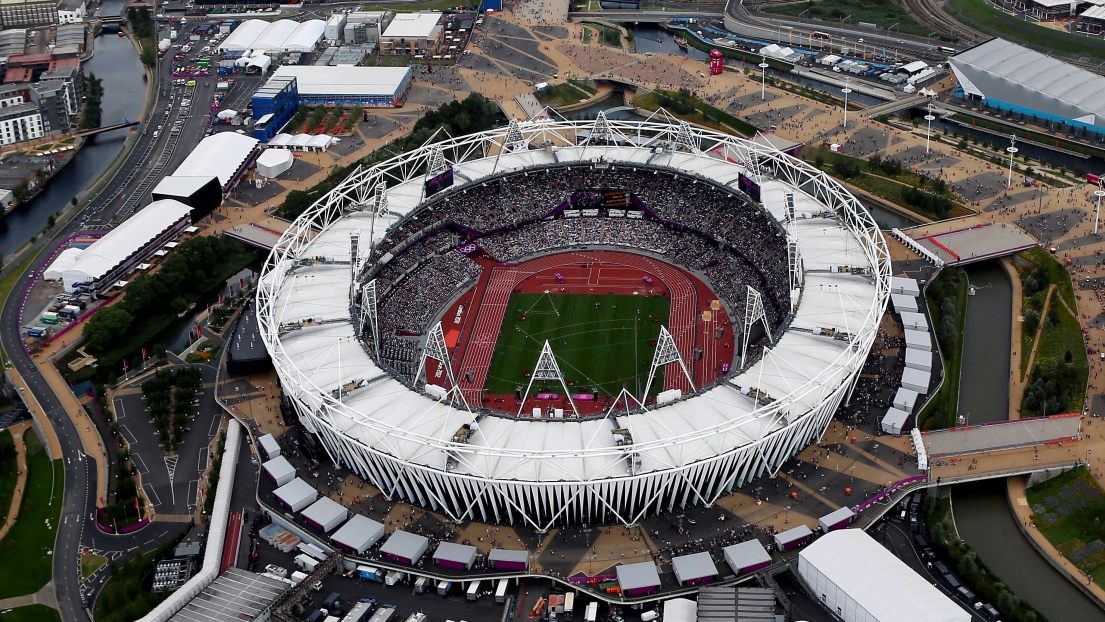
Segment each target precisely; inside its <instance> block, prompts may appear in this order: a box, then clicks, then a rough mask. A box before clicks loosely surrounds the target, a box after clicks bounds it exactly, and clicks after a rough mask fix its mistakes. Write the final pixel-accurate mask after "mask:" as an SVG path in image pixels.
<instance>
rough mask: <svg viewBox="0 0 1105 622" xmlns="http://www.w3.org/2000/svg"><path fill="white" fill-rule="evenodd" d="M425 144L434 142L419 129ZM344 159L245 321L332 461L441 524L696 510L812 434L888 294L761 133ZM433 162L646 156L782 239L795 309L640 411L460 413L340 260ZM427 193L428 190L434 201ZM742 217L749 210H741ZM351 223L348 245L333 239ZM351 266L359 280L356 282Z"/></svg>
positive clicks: (845, 218)
mask: <svg viewBox="0 0 1105 622" xmlns="http://www.w3.org/2000/svg"><path fill="white" fill-rule="evenodd" d="M439 138H442V137H441V136H435V137H434V138H433V139H431V141H433V140H437V139H439ZM443 138H444V139H443V140H438V142H432V143H429V142H428V143H427V144H426V145H425V146H423V147H421V148H419V149H415V150H412V151H410V152H407V153H404V154H401V155H399V156H396V157H395V158H392V159H390V160H388V161H385V162H383V163H380V164H378V165H376V166H373V167H371V168H359V169H357V170H356V171H354V172H353V173H352V174H351V175H350V176H349V177H348V178H346V179H345V180H344V181H343V182H341V183H340V184H338V186H337V187H335V188H334V189H333V190H332V191H331V192H329V193H328V194H327V195H325V196H323V197H322V198H320V199H319V200H318V201H317V202H316V203H315V204H314V205H313V206H311V208H309V209H308V210H307V211H306V212H305V213H304V214H303V215H302V216H301V217H300V218H298V219H297V220H296V221H295V222H294V223H293V224H292V225H291V226H290V227H289V228H288V230H287V231H286V232H285V233H284V234H283V236H282V237H281V239H280V242H279V243H278V244H277V245H276V248H275V250H274V251H273V253H272V254H271V255H270V257H269V258H268V261H267V262H266V265H265V267H264V269H263V270H262V274H261V279H260V284H261V285H260V287H259V288H258V293H257V309H258V314H257V315H258V321H259V325H260V329H261V334H262V339H263V340H264V341H265V345H266V346H267V347H268V349H269V351H270V353H271V355H272V360H273V363H274V365H275V367H276V370H277V373H278V374H279V376H280V379H281V384H282V386H283V387H284V390H285V392H286V394H287V395H288V396H289V397H290V398H291V399H292V400H293V402H294V403H295V405H296V407H297V409H298V411H299V413H300V415H301V420H302V421H303V423H304V425H305V426H306V427H307V428H308V429H309V430H310V431H312V432H316V433H317V434H318V435H319V437H320V438H321V440H322V442H323V445H324V446H325V448H326V450H327V451H328V452H329V455H330V457H331V459H332V460H334V461H335V462H339V461H340V462H342V463H344V464H346V465H347V466H348V467H349V468H351V469H352V470H353V471H355V472H357V473H358V474H359V475H361V476H362V477H364V478H365V479H366V480H368V481H370V482H372V483H373V484H374V485H375V486H377V487H379V488H380V489H381V490H382V491H384V493H385V494H386V495H389V496H399V497H402V498H405V499H409V500H411V501H412V502H415V503H418V504H420V505H422V506H424V507H428V508H432V509H433V510H435V511H439V512H442V513H443V514H445V515H447V516H448V517H449V518H450V519H452V520H457V521H463V520H482V521H488V522H504V523H514V524H528V525H531V526H533V527H535V528H537V529H546V528H548V527H550V526H552V525H556V524H574V523H591V524H593V523H596V522H599V523H601V522H610V521H619V522H622V523H625V524H631V523H634V522H636V521H638V520H640V519H641V518H642V517H643V516H645V515H649V514H652V513H656V512H658V511H660V510H664V509H666V510H672V509H675V508H679V507H683V506H686V505H693V504H710V503H712V502H713V501H715V500H716V499H717V498H718V497H719V496H721V495H723V494H725V493H727V492H729V491H731V490H733V489H734V488H736V487H739V486H741V485H743V484H744V483H746V482H748V481H750V480H752V479H754V478H756V477H758V476H760V475H763V474H767V473H776V472H777V471H778V470H779V468H780V467H781V466H782V464H783V463H784V462H785V461H786V460H787V459H789V458H790V457H791V456H793V455H794V454H796V453H797V452H798V451H799V450H801V449H802V448H803V447H805V446H806V445H807V444H809V443H810V442H812V441H814V440H816V439H817V438H819V437H820V435H821V434H823V432H824V430H825V429H826V427H827V426H828V424H829V421H830V420H831V418H832V415H833V413H834V412H835V411H836V409H837V407H838V406H839V405H840V404H841V402H842V401H844V400H845V399H846V397H847V396H848V395H849V394H850V392H851V390H852V388H853V387H854V384H855V382H856V380H857V379H858V377H859V373H860V371H861V368H862V366H863V363H864V360H865V358H866V357H867V354H868V352H869V350H870V348H871V345H872V343H873V342H874V339H875V337H876V334H877V329H878V325H879V321H880V319H881V317H882V315H883V313H884V311H885V308H886V305H887V301H888V298H889V294H890V258H889V254H888V252H887V249H886V245H885V242H884V240H883V238H882V236H881V233H880V232H879V230H878V227H877V225H876V224H875V222H874V220H873V219H872V218H871V216H870V214H869V213H868V212H867V211H866V209H865V208H863V207H862V206H861V205H860V203H859V202H858V201H857V200H856V199H855V198H854V197H853V196H852V195H851V194H850V193H848V191H846V190H845V189H844V188H843V187H841V186H840V184H838V183H837V182H835V181H834V180H832V179H831V178H829V177H828V176H827V175H825V174H824V173H822V172H821V171H819V170H817V169H815V168H813V167H811V166H809V165H807V164H805V163H803V162H801V161H799V160H796V159H794V158H792V157H790V156H787V155H785V154H783V153H782V152H780V151H778V150H775V149H773V148H772V147H771V146H769V145H757V144H754V143H752V142H750V141H747V140H744V139H741V138H737V137H733V136H729V135H726V134H722V133H719V132H714V131H711V130H707V129H703V128H698V127H692V126H690V125H687V124H686V123H683V122H680V121H677V120H674V119H672V118H670V117H667V116H666V113H660V114H657V115H653V117H650V118H649V119H647V120H644V121H640V120H632V121H622V120H611V119H606V118H605V117H603V116H601V115H600V118H599V120H597V121H594V122H590V121H567V120H563V119H547V120H539V121H533V122H522V123H511V124H510V126H509V127H503V128H499V129H495V130H490V131H486V132H481V133H477V134H472V135H468V136H461V137H457V138H450V137H443ZM438 158H444V160H445V162H446V163H447V165H448V166H451V167H452V168H453V170H454V175H455V179H456V185H455V186H454V187H452V188H449V189H447V190H445V191H444V192H443V193H450V192H460V191H462V189H465V188H467V189H471V188H474V187H478V185H479V184H480V183H483V182H485V181H487V180H489V179H491V178H493V177H495V176H499V175H504V174H512V173H516V174H520V173H521V172H522V171H527V170H537V169H540V168H542V167H549V166H554V165H561V166H563V165H564V164H565V163H575V164H577V165H584V166H585V165H588V164H591V165H599V166H605V165H607V164H608V163H611V162H613V163H618V164H619V165H621V166H633V165H634V164H642V165H645V164H647V165H648V166H651V167H660V168H663V169H665V170H668V171H670V172H672V173H674V174H679V175H684V176H691V177H694V178H696V179H700V180H702V181H705V182H709V183H712V184H715V185H718V184H720V185H722V186H725V187H727V188H728V189H730V190H731V191H732V192H734V193H736V192H738V190H737V187H738V176H739V175H741V174H744V175H747V176H749V177H751V178H752V179H754V180H755V181H757V182H758V183H759V185H760V188H761V202H762V209H763V210H765V211H766V212H767V214H769V215H771V217H773V218H775V220H776V221H778V222H779V223H780V224H782V225H783V228H784V229H785V230H786V231H787V232H788V237H792V238H794V239H793V243H794V244H795V245H796V246H797V251H798V256H799V257H800V264H801V270H802V275H801V278H800V279H798V280H797V282H796V287H795V289H794V291H793V292H792V302H793V313H792V315H791V316H790V323H789V325H787V327H786V330H785V331H783V332H782V333H781V334H779V335H778V336H777V338H776V339H775V341H774V342H773V344H771V345H770V346H769V347H767V349H765V350H764V351H763V352H762V354H760V355H759V356H758V357H756V358H755V360H752V361H750V362H749V365H748V367H747V368H743V369H738V370H735V371H733V372H731V373H730V375H729V376H728V377H726V378H725V379H723V380H722V381H720V382H716V383H714V384H713V385H710V386H707V387H700V388H699V389H698V390H696V391H695V392H693V393H690V394H688V395H685V396H683V397H682V398H681V399H679V400H677V401H675V402H672V403H668V404H665V405H663V406H659V407H653V408H650V409H643V408H641V409H637V410H635V411H634V412H631V413H617V414H610V415H608V416H607V417H601V418H599V417H594V418H564V419H559V418H557V419H531V418H521V417H511V416H501V415H496V414H488V413H486V412H473V411H470V410H468V409H466V408H457V407H455V405H454V404H452V403H451V402H450V401H449V400H448V399H447V397H446V396H442V395H441V393H443V392H442V391H440V390H438V391H437V392H435V393H434V394H432V395H431V394H430V393H429V392H426V391H423V390H417V389H416V388H415V387H412V386H409V385H408V384H406V383H404V382H402V381H400V380H399V379H397V378H396V377H394V376H393V375H391V374H390V373H388V372H387V371H385V370H384V369H383V368H381V367H380V366H379V365H378V364H377V363H376V361H375V360H374V359H373V357H372V356H371V355H370V352H371V350H372V348H371V347H369V343H368V341H364V340H362V339H368V340H369V341H371V339H372V338H371V334H372V330H371V328H370V327H363V328H362V327H361V326H360V324H361V322H362V319H361V318H362V314H361V313H360V312H359V310H358V305H359V302H360V297H361V294H362V288H363V287H364V286H365V285H366V283H362V282H360V281H359V280H358V281H357V282H353V281H352V278H353V277H352V271H351V270H350V268H349V266H350V264H351V263H354V264H360V263H361V262H364V263H365V264H368V263H369V262H367V261H365V260H366V259H367V258H368V257H369V256H370V250H369V246H370V245H369V244H367V243H365V241H364V235H365V232H367V231H371V232H372V233H371V234H370V235H369V236H368V237H369V239H370V240H371V243H372V245H373V246H374V245H375V244H376V243H377V242H378V241H379V240H381V239H382V238H383V237H384V235H385V233H386V229H388V228H389V227H391V226H394V225H395V223H397V222H399V221H400V219H402V218H403V217H404V216H405V215H407V214H410V213H411V212H412V211H415V210H417V209H418V208H419V207H420V205H422V203H423V202H424V201H425V199H426V197H425V196H424V192H425V190H424V188H425V184H424V182H425V180H426V179H427V177H428V175H427V173H426V171H428V170H430V169H431V168H433V167H432V165H433V164H434V163H435V162H437V163H439V164H440V161H439V160H438ZM438 196H440V194H439V195H438ZM751 209H757V208H756V207H754V206H753V207H751ZM354 232H359V235H360V236H362V237H361V244H360V245H359V247H358V251H357V252H358V255H359V256H358V257H351V250H350V249H351V245H350V237H351V234H353V233H354ZM364 274H365V272H363V271H362V272H361V275H362V276H361V277H360V278H364Z"/></svg>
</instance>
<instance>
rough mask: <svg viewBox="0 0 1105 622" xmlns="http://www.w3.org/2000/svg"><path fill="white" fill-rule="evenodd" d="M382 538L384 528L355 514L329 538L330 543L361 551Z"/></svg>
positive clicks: (369, 519)
mask: <svg viewBox="0 0 1105 622" xmlns="http://www.w3.org/2000/svg"><path fill="white" fill-rule="evenodd" d="M382 537H384V526H383V524H381V523H378V522H376V521H374V520H372V519H371V518H368V517H367V516H361V515H360V514H356V515H354V516H353V518H351V519H349V522H348V523H346V524H344V525H342V526H341V529H339V530H337V531H335V532H334V535H332V536H330V540H331V541H332V542H336V543H338V544H341V545H344V546H348V547H349V548H351V549H355V550H357V551H363V550H365V549H367V548H368V547H370V546H372V545H373V544H376V542H377V541H378V540H379V539H380V538H382Z"/></svg>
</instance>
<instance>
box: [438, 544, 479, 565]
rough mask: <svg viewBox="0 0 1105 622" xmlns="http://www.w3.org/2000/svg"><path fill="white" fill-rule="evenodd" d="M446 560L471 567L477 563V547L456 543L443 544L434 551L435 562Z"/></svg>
mask: <svg viewBox="0 0 1105 622" xmlns="http://www.w3.org/2000/svg"><path fill="white" fill-rule="evenodd" d="M437 560H445V561H447V562H456V563H458V564H464V565H465V566H471V565H472V564H473V563H475V561H476V547H474V546H469V545H467V544H456V543H454V542H442V543H441V544H439V545H437V550H435V551H434V561H437Z"/></svg>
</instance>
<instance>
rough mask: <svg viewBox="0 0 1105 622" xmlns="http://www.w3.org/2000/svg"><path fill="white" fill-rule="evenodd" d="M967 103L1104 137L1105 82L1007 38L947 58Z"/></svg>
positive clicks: (1092, 74)
mask: <svg viewBox="0 0 1105 622" xmlns="http://www.w3.org/2000/svg"><path fill="white" fill-rule="evenodd" d="M948 64H949V65H950V66H951V69H952V72H953V73H954V74H955V77H956V80H958V82H959V89H961V90H962V95H963V96H964V97H965V98H967V99H973V100H983V101H985V103H986V104H987V105H988V106H990V107H992V108H996V109H998V110H1002V111H1005V112H1009V113H1013V114H1024V115H1025V116H1026V117H1030V118H1031V117H1035V119H1036V121H1035V122H1036V123H1041V122H1043V123H1046V122H1052V123H1055V124H1056V125H1057V127H1059V126H1067V127H1069V128H1071V129H1078V130H1084V131H1086V132H1099V133H1100V132H1105V97H1103V96H1102V93H1105V78H1103V77H1101V76H1099V75H1097V74H1095V73H1092V72H1089V71H1086V70H1085V69H1081V68H1079V67H1075V66H1074V65H1070V64H1068V63H1064V62H1063V61H1061V60H1058V59H1055V58H1052V57H1051V56H1046V55H1044V54H1041V53H1039V52H1036V51H1035V50H1031V49H1029V48H1026V47H1024V46H1020V45H1017V44H1016V43H1011V42H1009V41H1006V40H1004V39H991V40H990V41H987V42H986V43H983V44H982V45H979V46H976V47H973V48H971V49H969V50H967V51H965V52H961V53H959V54H957V55H955V56H952V57H951V58H949V59H948Z"/></svg>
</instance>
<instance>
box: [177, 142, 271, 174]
mask: <svg viewBox="0 0 1105 622" xmlns="http://www.w3.org/2000/svg"><path fill="white" fill-rule="evenodd" d="M258 142H259V141H258V140H257V139H256V138H253V137H252V136H246V135H244V134H239V133H237V132H219V133H218V134H212V135H211V136H208V137H207V138H204V139H203V140H201V141H200V143H199V144H198V145H196V148H195V149H193V150H192V153H190V154H188V157H187V158H184V161H183V162H181V163H180V166H178V167H177V168H176V171H174V172H173V175H174V176H177V177H218V178H219V183H220V184H222V185H223V186H226V184H227V183H228V182H230V180H231V178H232V177H233V176H234V173H236V172H238V169H240V168H242V165H243V164H245V162H246V160H247V159H248V158H249V156H250V154H251V153H253V149H254V147H256V146H257V143H258Z"/></svg>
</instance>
